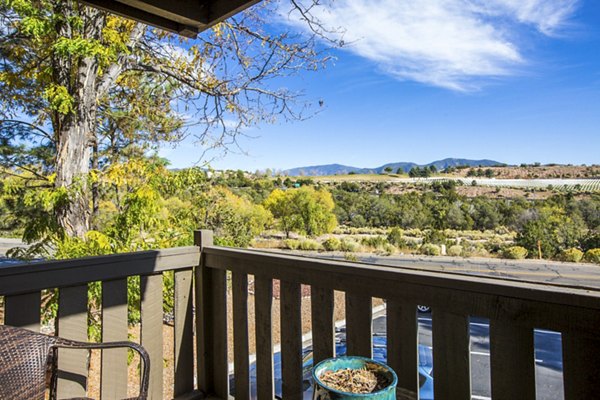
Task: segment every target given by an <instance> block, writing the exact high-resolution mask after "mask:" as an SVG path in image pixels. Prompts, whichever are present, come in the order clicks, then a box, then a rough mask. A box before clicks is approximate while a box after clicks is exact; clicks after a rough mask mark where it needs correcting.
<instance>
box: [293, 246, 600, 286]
mask: <svg viewBox="0 0 600 400" xmlns="http://www.w3.org/2000/svg"><path fill="white" fill-rule="evenodd" d="M294 254H298V255H306V256H310V257H318V258H328V259H336V260H343V259H344V255H343V254H342V253H316V252H310V253H309V252H295V253H294ZM358 259H359V260H360V261H361V262H365V263H369V264H377V265H389V266H394V267H405V268H410V269H418V270H426V271H442V272H452V273H458V274H469V275H477V276H487V277H496V278H503V279H507V280H516V281H521V282H535V283H549V284H553V285H561V286H570V287H582V288H588V289H592V290H599V289H600V267H599V266H598V265H595V264H583V263H563V262H557V261H546V260H521V261H512V260H500V259H492V258H462V257H444V256H439V257H427V256H410V255H394V256H377V255H373V254H368V253H364V254H358Z"/></svg>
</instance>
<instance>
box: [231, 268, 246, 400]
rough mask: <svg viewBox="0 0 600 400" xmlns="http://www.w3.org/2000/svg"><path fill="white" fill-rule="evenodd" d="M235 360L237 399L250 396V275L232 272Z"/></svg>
mask: <svg viewBox="0 0 600 400" xmlns="http://www.w3.org/2000/svg"><path fill="white" fill-rule="evenodd" d="M232 275H233V276H232V293H233V299H232V301H233V357H234V358H233V362H234V377H235V378H234V379H235V398H236V400H248V399H249V398H250V365H249V364H250V362H249V359H248V356H249V354H248V275H246V274H245V273H243V272H238V271H234V272H233V273H232Z"/></svg>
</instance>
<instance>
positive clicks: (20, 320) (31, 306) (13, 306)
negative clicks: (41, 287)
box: [4, 292, 41, 332]
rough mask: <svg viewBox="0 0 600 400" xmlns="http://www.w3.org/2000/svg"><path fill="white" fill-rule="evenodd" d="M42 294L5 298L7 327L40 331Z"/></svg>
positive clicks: (5, 321) (35, 293)
mask: <svg viewBox="0 0 600 400" xmlns="http://www.w3.org/2000/svg"><path fill="white" fill-rule="evenodd" d="M40 315H41V294H40V292H34V293H26V294H18V295H12V296H6V297H5V298H4V323H5V324H6V325H11V326H17V327H19V328H27V329H30V330H32V331H34V332H39V331H40Z"/></svg>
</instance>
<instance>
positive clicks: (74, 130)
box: [53, 1, 103, 238]
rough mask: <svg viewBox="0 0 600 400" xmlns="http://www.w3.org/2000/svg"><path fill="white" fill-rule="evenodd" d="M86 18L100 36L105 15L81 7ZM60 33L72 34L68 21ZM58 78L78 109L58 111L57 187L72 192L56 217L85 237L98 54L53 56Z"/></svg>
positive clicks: (89, 34)
mask: <svg viewBox="0 0 600 400" xmlns="http://www.w3.org/2000/svg"><path fill="white" fill-rule="evenodd" d="M57 8H58V10H57V11H59V12H62V13H63V14H64V15H72V14H73V4H72V3H71V2H70V1H64V2H58V5H57ZM81 16H82V17H83V20H84V28H83V29H84V32H83V33H84V35H83V36H84V37H85V38H87V39H92V38H93V39H98V38H99V37H100V35H101V32H102V26H103V17H102V15H101V14H100V12H99V11H97V10H95V9H92V8H88V7H85V8H83V9H82V11H81ZM57 32H58V34H59V35H60V36H64V37H67V38H70V37H71V36H72V32H71V28H70V26H69V23H68V22H63V23H61V25H59V26H57ZM53 64H54V65H53V66H54V79H55V82H56V83H57V84H59V85H61V86H63V87H66V88H67V89H68V91H69V94H70V95H71V96H72V97H73V100H74V104H75V106H74V110H73V111H72V112H69V113H66V114H57V119H58V121H59V123H58V124H57V125H58V131H57V137H58V146H57V155H56V181H55V187H56V188H64V189H66V190H67V193H68V200H69V201H67V202H64V203H61V204H59V206H58V207H57V211H56V218H57V220H58V223H59V225H60V226H61V227H62V228H63V229H64V230H65V233H66V234H67V235H68V236H74V237H79V238H83V237H84V236H85V234H86V232H87V231H88V230H89V221H90V204H89V193H88V183H87V179H88V173H89V169H90V157H91V152H90V144H91V143H92V139H93V137H94V135H95V128H96V111H97V104H96V90H95V88H96V80H97V78H98V62H97V61H96V59H95V58H94V57H86V58H82V59H80V60H79V63H78V65H77V66H75V65H72V63H71V60H70V57H68V56H60V55H55V56H54V60H53Z"/></svg>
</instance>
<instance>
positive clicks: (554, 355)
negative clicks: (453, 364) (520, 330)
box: [373, 314, 564, 400]
mask: <svg viewBox="0 0 600 400" xmlns="http://www.w3.org/2000/svg"><path fill="white" fill-rule="evenodd" d="M385 326H386V318H385V316H379V317H377V318H375V320H374V321H373V332H374V333H375V334H377V335H385V334H386V327H385ZM534 340H535V373H536V377H535V379H536V392H537V399H539V400H562V399H563V398H564V395H563V384H562V355H561V354H562V348H561V337H560V334H559V333H557V332H550V331H542V330H536V331H535V333H534ZM419 344H422V345H424V346H428V347H431V346H432V335H431V317H430V316H429V315H428V314H421V315H420V316H419ZM433 369H434V380H435V365H434V366H433ZM471 382H472V395H473V397H472V399H473V400H489V399H491V389H490V346H489V325H488V323H487V321H486V320H484V319H481V318H472V319H471Z"/></svg>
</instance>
